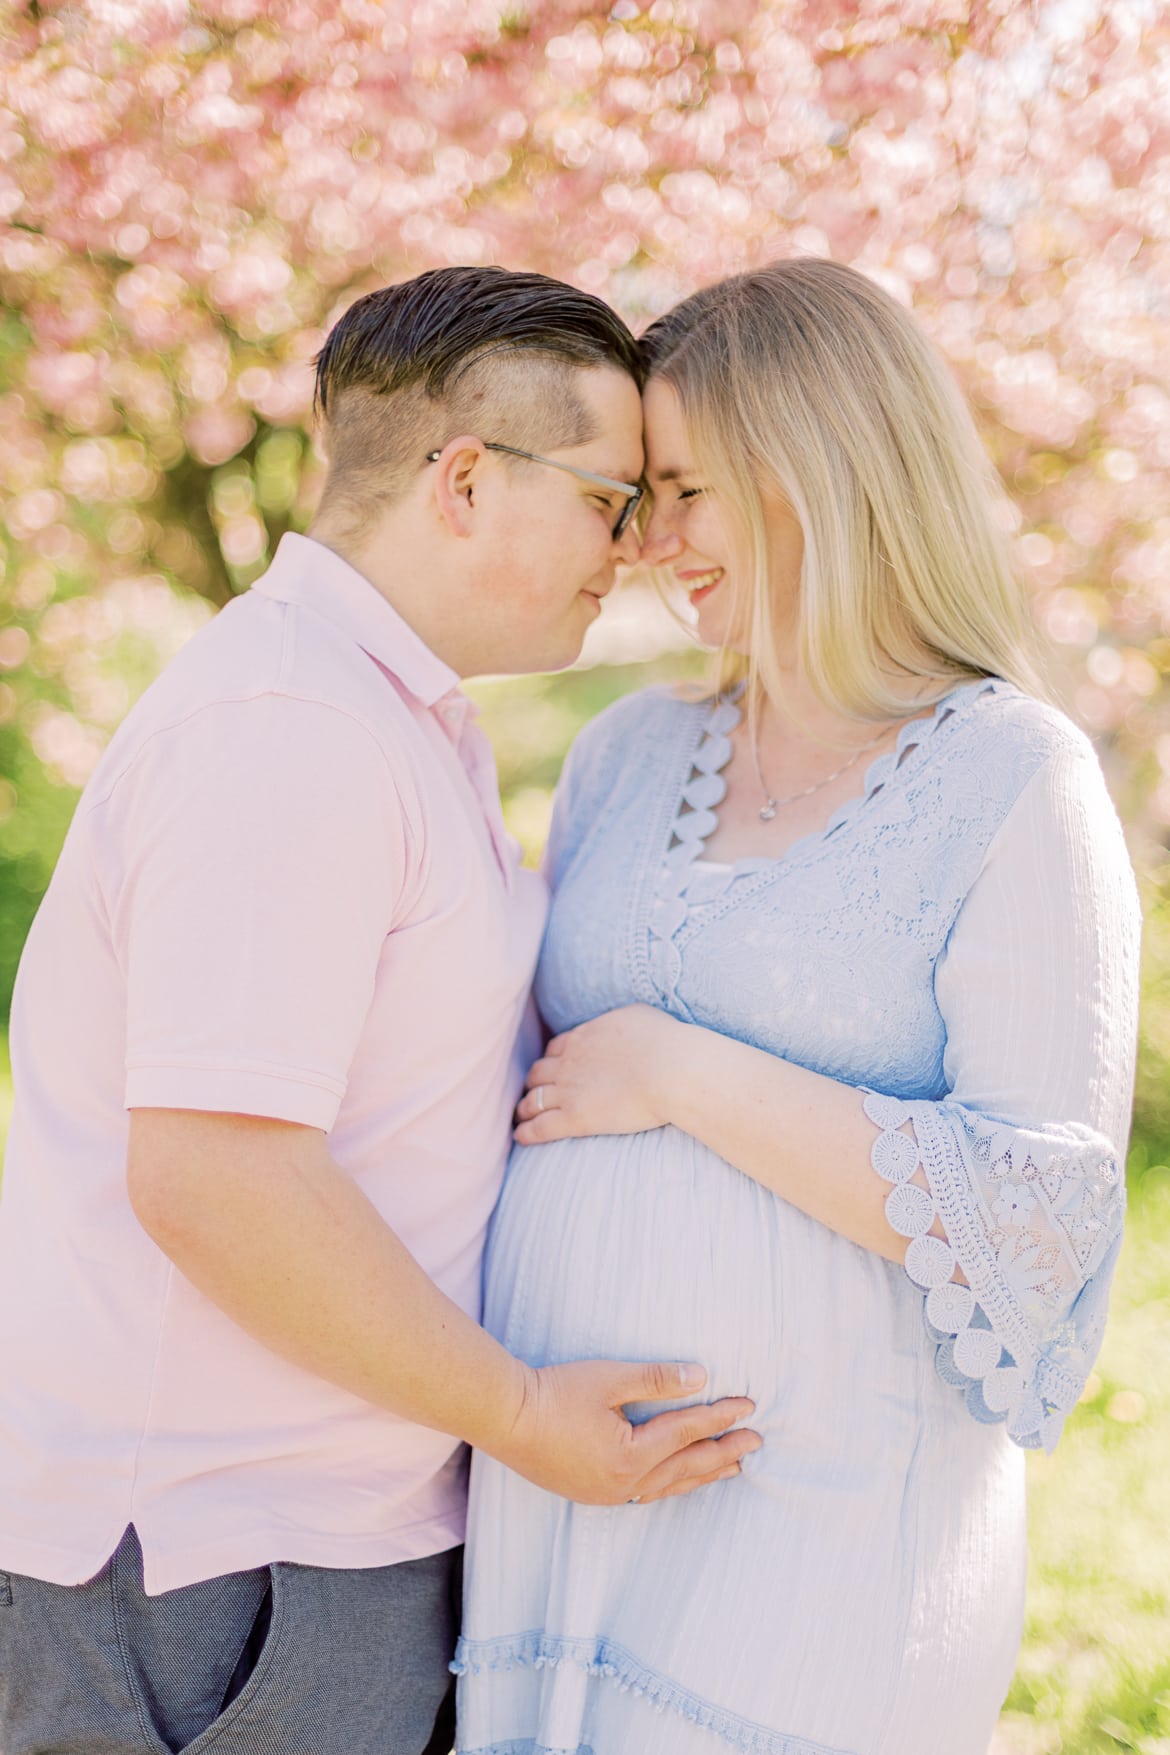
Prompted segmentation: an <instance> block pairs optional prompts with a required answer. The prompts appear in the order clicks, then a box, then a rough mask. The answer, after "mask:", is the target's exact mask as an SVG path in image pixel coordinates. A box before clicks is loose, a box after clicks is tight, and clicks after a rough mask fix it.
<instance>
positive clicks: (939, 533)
mask: <svg viewBox="0 0 1170 1755" xmlns="http://www.w3.org/2000/svg"><path fill="white" fill-rule="evenodd" d="M642 351H643V358H644V361H645V365H646V368H647V372H648V375H649V377H650V379H651V380H653V379H655V378H662V379H664V380H666V382H668V383H669V384H670V385H671V386H672V388H673V389H674V391H675V392H676V394H677V396H678V398H679V402H680V405H681V408H682V412H683V416H684V419H685V421H686V425H687V431H688V435H689V437H690V440H691V444H692V448H693V450H694V453H695V460H696V463H697V465H698V467H699V468H700V470H701V471H702V472H703V478H704V480H705V481H706V482H707V483H709V485H710V486H711V488H712V489H713V490H714V492H715V493H716V494H717V496H718V498H719V500H720V501H721V502H722V504H723V505H724V506H725V507H726V508H727V510H728V512H729V514H730V517H729V534H730V536H731V538H732V541H733V544H734V547H735V558H736V561H737V566H736V573H737V574H738V575H741V576H742V578H743V580H744V581H745V585H744V587H743V588H744V589H746V591H747V592H748V593H749V594H750V595H749V607H750V627H751V637H750V645H749V651H748V653H747V655H746V658H744V657H741V656H739V655H737V654H733V653H730V652H728V651H726V650H725V651H724V652H723V653H722V654H721V655H720V664H719V677H718V686H719V687H720V688H727V687H729V686H730V685H731V684H732V683H733V682H736V681H739V680H742V678H743V677H744V675H745V674H746V676H747V678H748V682H749V698H750V702H751V706H752V709H753V711H754V710H755V709H756V708H757V707H758V704H759V702H760V699H761V696H762V694H766V695H767V696H768V697H769V698H770V699H772V700H773V701H775V703H776V704H777V705H778V706H779V707H780V708H781V709H783V708H784V684H783V680H782V673H781V669H780V663H779V657H778V648H777V636H776V620H775V615H774V600H773V585H772V575H771V567H770V560H769V555H768V545H767V531H766V523H765V516H764V504H763V502H764V497H765V496H766V495H768V494H771V495H775V493H776V492H777V490H779V493H780V494H781V495H782V497H783V498H784V499H785V500H786V501H787V503H788V505H789V506H790V507H791V509H792V511H793V513H794V514H795V516H796V518H797V519H798V520H799V523H800V526H801V530H802V532H803V535H804V561H803V566H802V572H801V581H800V599H799V608H798V632H797V655H798V661H799V663H800V665H801V668H802V670H803V672H804V674H805V676H806V677H807V678H808V680H809V682H810V683H811V684H812V686H813V688H814V689H815V691H816V692H817V694H818V695H819V696H820V698H821V699H822V700H823V701H824V702H825V703H826V704H827V705H828V706H830V707H833V708H835V709H836V710H837V711H838V712H840V713H842V714H844V715H845V716H846V717H851V718H855V719H859V720H869V721H881V720H891V719H900V718H904V717H905V714H906V711H907V698H908V695H909V696H910V697H912V698H913V700H914V701H915V703H918V704H923V705H926V704H929V703H930V702H932V701H937V700H939V699H940V698H941V697H942V696H943V695H945V694H946V693H948V691H949V690H951V689H952V688H954V687H955V685H956V683H958V682H961V681H962V680H963V679H964V678H975V677H981V676H999V677H1003V678H1005V679H1006V680H1007V681H1009V682H1013V683H1016V684H1017V685H1018V686H1019V687H1020V688H1021V689H1023V690H1024V691H1025V692H1026V693H1028V694H1030V695H1035V696H1039V697H1041V698H1045V699H1046V698H1049V696H1048V690H1047V687H1046V685H1045V683H1044V681H1043V678H1042V675H1041V671H1040V665H1039V653H1038V645H1039V643H1038V641H1037V639H1036V635H1035V631H1034V629H1033V627H1032V625H1031V622H1030V618H1029V615H1028V611H1027V606H1026V604H1025V601H1024V594H1023V590H1022V588H1021V586H1020V584H1019V582H1018V580H1017V579H1016V578H1015V576H1014V574H1013V571H1012V568H1011V564H1010V561H1009V558H1008V553H1007V544H1006V540H1005V538H1004V536H1003V535H1002V534H1001V532H1000V530H999V529H998V527H997V524H996V519H995V516H994V502H995V499H996V497H1002V489H1001V488H1000V486H999V483H998V480H997V478H996V476H995V473H994V471H993V469H992V467H991V464H990V461H989V459H988V457H987V456H986V454H985V452H984V450H983V447H982V445H981V444H980V441H979V437H978V434H977V433H976V431H975V425H974V422H973V420H972V418H971V415H970V412H969V411H968V409H967V406H966V404H965V402H964V401H963V399H962V397H961V395H960V394H959V391H958V389H957V387H956V386H955V384H954V382H953V380H952V379H951V377H950V374H949V372H948V371H947V369H946V367H945V366H944V365H943V363H942V361H941V359H939V358H938V357H937V356H936V354H935V352H934V350H933V348H932V346H931V345H930V343H929V342H928V341H927V339H926V337H925V336H924V335H923V333H922V332H921V330H920V329H919V328H918V326H917V324H916V323H915V322H914V320H913V319H912V318H911V317H910V315H909V314H908V313H907V312H906V311H905V310H903V308H902V307H901V306H900V305H899V304H898V303H897V302H896V300H894V299H892V298H891V297H890V296H889V295H888V294H887V293H885V292H883V291H882V290H881V288H880V287H878V286H876V285H875V284H874V283H873V282H872V281H870V280H869V279H867V277H866V276H865V275H863V274H861V273H859V272H858V271H857V270H856V269H852V268H847V267H845V266H843V265H842V264H840V263H836V262H829V261H823V260H818V259H810V258H803V259H800V260H796V261H790V262H776V263H773V264H771V265H770V266H768V267H765V268H761V269H757V270H755V271H753V272H750V273H747V274H740V275H736V276H735V277H734V278H732V279H730V280H724V281H720V282H719V283H718V284H717V285H715V286H711V287H707V288H705V289H704V290H703V291H701V292H698V293H695V294H694V295H693V296H692V297H691V298H689V299H686V300H684V301H683V303H682V304H680V305H678V306H677V307H676V308H675V309H674V310H673V311H670V312H668V313H667V314H666V316H664V317H661V318H659V319H658V321H657V322H655V323H654V324H652V325H651V327H650V328H649V329H648V330H647V332H646V334H645V335H644V336H643V337H642Z"/></svg>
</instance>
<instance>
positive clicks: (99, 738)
mask: <svg viewBox="0 0 1170 1755" xmlns="http://www.w3.org/2000/svg"><path fill="white" fill-rule="evenodd" d="M0 30H2V35H0V220H2V222H3V231H2V234H0V292H2V294H3V301H4V307H5V311H6V315H5V316H4V317H3V319H2V320H0V472H2V475H3V481H4V487H5V492H6V526H7V539H6V564H7V571H6V575H5V581H4V584H3V586H2V587H0V757H3V771H4V772H5V773H6V774H9V775H12V774H15V775H16V781H15V784H14V782H13V780H12V779H9V780H7V781H3V782H0V818H2V817H3V816H4V814H5V812H7V814H8V816H9V828H10V829H11V828H12V827H14V826H16V827H18V826H19V821H20V817H21V811H22V809H23V808H24V802H25V795H26V794H28V795H29V796H32V795H33V794H37V788H38V787H41V786H43V785H44V784H46V783H52V784H56V785H57V786H58V787H60V788H63V789H65V791H66V793H67V791H68V789H69V788H73V787H76V786H77V785H78V784H80V783H81V782H82V781H83V780H84V778H85V776H86V774H87V773H88V771H89V769H90V768H91V766H92V764H93V762H94V760H95V759H96V757H97V754H98V753H99V751H100V749H101V747H102V745H103V743H104V741H105V739H106V737H107V736H108V734H109V732H110V729H111V728H112V726H113V725H114V724H115V723H116V722H117V720H118V718H119V717H120V716H121V714H122V712H123V711H124V710H125V707H126V705H127V702H128V699H129V697H130V695H131V694H132V692H133V690H134V689H135V688H136V687H137V686H138V685H139V683H140V682H141V681H142V680H144V679H145V677H146V676H148V675H149V674H150V673H151V672H152V670H153V669H154V668H155V667H156V666H157V664H158V663H159V661H160V660H161V659H162V658H163V657H165V656H166V654H167V653H168V652H169V651H170V650H172V649H173V648H174V646H175V645H176V644H177V643H178V642H180V641H181V640H182V639H183V638H184V637H185V636H186V633H187V632H188V631H189V630H190V628H191V627H192V626H193V625H194V624H195V623H197V622H198V620H199V619H201V618H202V617H204V616H205V615H206V614H208V613H210V607H209V606H211V605H214V604H215V603H218V602H222V601H223V600H224V599H226V598H227V597H228V596H230V595H231V594H232V592H234V591H237V590H239V589H242V588H243V587H244V586H245V585H246V584H247V583H248V582H249V580H250V579H251V578H253V577H254V576H255V575H256V574H257V572H258V571H259V570H260V569H261V568H262V567H263V565H264V564H265V562H266V560H267V558H268V557H269V556H270V554H271V552H272V548H273V545H274V542H275V541H276V540H277V539H278V537H279V535H280V533H281V532H282V531H283V530H284V529H285V528H287V527H289V526H290V525H291V526H296V525H297V524H298V523H302V522H303V521H304V519H305V518H306V516H307V514H308V511H309V509H310V507H311V504H312V500H313V496H314V494H315V491H316V487H317V484H318V480H319V471H320V462H319V459H318V457H317V455H316V452H315V450H314V449H313V445H312V441H311V437H310V434H309V427H308V423H309V410H310V399H311V387H312V370H311V362H312V359H313V356H314V354H315V352H316V350H317V348H318V347H319V345H320V342H321V339H322V336H323V334H324V332H325V331H326V330H327V328H328V326H329V325H330V323H331V322H333V321H334V320H335V319H336V317H337V316H338V314H339V313H340V312H341V311H342V310H343V309H344V308H345V306H346V305H347V303H348V302H350V301H351V300H352V299H353V298H354V297H356V296H357V295H359V294H360V293H362V292H364V291H366V290H368V289H370V288H371V287H374V286H378V285H382V284H385V283H386V282H387V281H389V280H393V279H397V278H401V277H402V276H405V275H409V274H412V273H416V272H418V271H419V270H421V269H423V268H425V267H429V266H433V265H435V264H440V263H446V262H479V261H497V262H502V263H505V264H507V265H510V266H528V267H535V268H539V269H542V270H544V271H545V272H548V273H552V274H556V275H559V276H561V277H562V278H565V279H568V280H571V281H574V282H576V283H577V284H579V285H581V286H583V287H587V288H589V289H590V290H593V291H596V292H598V293H600V294H602V295H603V296H605V297H607V298H609V299H610V300H611V301H612V302H613V303H614V304H615V305H617V306H618V307H619V308H620V309H621V310H622V311H623V312H624V313H625V314H626V315H627V316H628V317H629V318H630V319H631V320H632V321H633V322H635V323H636V324H637V323H639V322H644V321H645V320H646V319H647V318H648V317H649V316H651V315H653V314H656V313H657V312H659V311H661V310H663V309H664V308H666V307H667V306H668V305H670V304H671V303H672V302H673V301H675V300H676V299H678V298H679V297H681V296H683V295H684V294H686V293H687V292H689V291H691V290H692V289H693V288H694V287H695V286H696V285H698V284H700V283H702V282H704V281H707V280H710V279H712V278H716V277H718V276H720V275H722V274H726V273H728V272H732V271H735V270H736V269H739V268H741V267H744V266H748V265H751V264H753V263H757V262H760V261H764V260H767V259H769V258H772V257H775V256H779V255H787V254H793V253H805V254H828V255H833V256H835V257H837V258H838V259H841V260H844V261H849V262H852V263H854V264H856V265H857V266H858V267H860V268H862V269H863V270H865V271H866V272H867V273H869V274H871V275H873V276H874V278H875V279H877V280H878V281H880V282H881V283H882V284H883V285H885V286H886V287H888V288H889V289H891V290H892V291H893V292H894V293H895V294H896V295H897V296H898V297H900V298H902V299H904V300H905V301H906V302H907V303H909V304H910V305H912V306H913V308H914V309H915V311H916V312H917V313H918V315H919V316H920V318H921V319H922V321H923V322H924V324H925V325H926V326H927V328H928V329H929V330H930V332H931V333H932V334H933V336H934V337H935V339H936V341H937V343H938V344H939V346H940V347H941V349H942V350H943V352H944V354H945V355H946V357H947V359H948V360H949V361H950V363H951V365H952V367H953V369H954V370H955V372H956V374H957V376H958V377H959V379H960V381H961V382H962V384H963V387H964V388H965V390H966V392H967V394H968V395H969V397H970V398H971V400H972V402H973V404H974V406H975V408H976V410H977V413H978V416H979V418H980V421H981V424H982V428H983V431H984V434H985V437H986V440H987V443H988V445H989V447H990V449H991V451H992V453H993V455H994V457H995V459H996V462H997V464H998V466H999V469H1000V471H1001V473H1002V476H1003V480H1004V484H1005V487H1006V489H1007V493H1008V498H1007V500H1006V501H1005V507H1004V516H1005V518H1007V519H1008V520H1009V521H1010V524H1011V527H1012V530H1013V532H1014V541H1015V546H1016V552H1017V558H1018V561H1019V565H1020V568H1021V570H1022V572H1023V573H1024V575H1025V576H1026V578H1027V580H1028V582H1029V584H1030V586H1031V588H1032V590H1033V592H1034V594H1035V601H1036V608H1037V613H1038V616H1039V618H1040V620H1041V622H1042V624H1043V626H1044V627H1045V628H1046V629H1047V631H1048V632H1049V634H1050V635H1051V636H1052V637H1053V639H1054V641H1055V642H1056V645H1057V647H1058V648H1059V649H1060V650H1061V651H1062V652H1063V654H1064V655H1065V657H1066V659H1067V664H1066V670H1067V673H1068V679H1069V696H1070V701H1071V703H1072V705H1073V707H1074V710H1075V711H1077V712H1078V713H1079V715H1080V716H1081V717H1082V719H1083V720H1084V721H1085V722H1086V723H1087V725H1088V726H1089V728H1090V729H1091V730H1092V731H1094V732H1095V733H1097V734H1099V735H1100V736H1101V737H1102V739H1103V741H1104V742H1105V743H1106V744H1107V745H1108V746H1109V747H1110V750H1111V755H1112V760H1113V765H1114V774H1115V778H1116V780H1117V783H1118V786H1119V795H1120V797H1121V800H1122V803H1123V805H1124V807H1125V808H1126V809H1127V811H1128V813H1129V814H1130V815H1131V817H1132V818H1133V819H1134V820H1135V822H1138V823H1140V825H1142V828H1143V832H1144V834H1145V836H1146V839H1147V844H1148V845H1150V846H1153V847H1154V848H1156V847H1158V846H1159V845H1160V843H1161V841H1162V839H1163V838H1164V836H1165V833H1166V828H1167V826H1168V825H1170V690H1168V688H1167V685H1166V682H1165V680H1164V677H1165V673H1166V671H1167V669H1168V668H1170V329H1168V327H1167V317H1168V315H1170V164H1168V159H1167V151H1166V148H1167V140H1168V137H1170V29H1168V26H1167V14H1166V11H1165V8H1164V7H1163V6H1162V5H1161V4H1160V3H1159V0H1031V3H1021V0H860V3H857V0H852V3H848V4H846V3H837V4H833V5H829V4H827V0H652V3H648V4H643V3H641V0H616V4H614V5H613V7H612V9H611V10H610V11H608V12H607V13H606V12H602V11H600V10H598V9H597V8H595V7H590V6H588V5H585V4H582V3H580V0H381V3H376V0H285V3H281V4H261V3H260V0H218V3H215V0H212V3H198V0H188V3H181V0H89V3H88V4H81V3H80V0H78V3H73V4H60V5H56V4H51V3H49V0H40V3H37V0H29V3H28V4H26V5H23V6H20V5H16V6H11V5H10V6H9V7H7V8H6V10H5V13H4V15H3V22H2V27H0ZM38 796H39V794H38ZM18 840H19V836H18Z"/></svg>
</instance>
